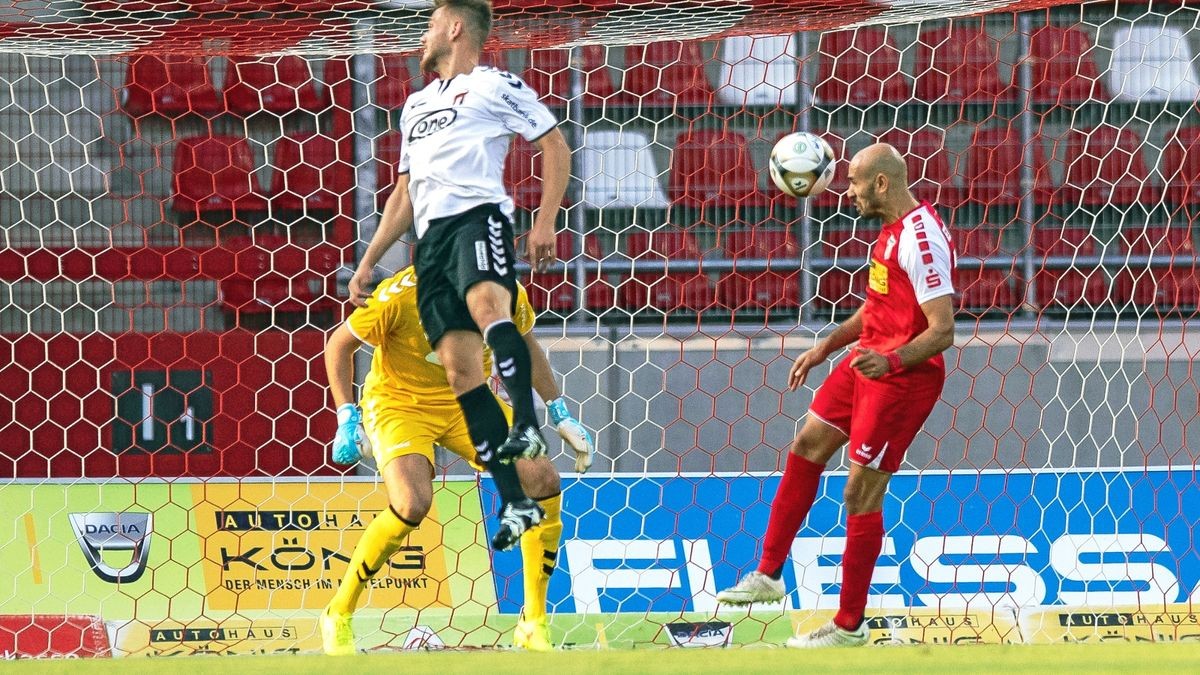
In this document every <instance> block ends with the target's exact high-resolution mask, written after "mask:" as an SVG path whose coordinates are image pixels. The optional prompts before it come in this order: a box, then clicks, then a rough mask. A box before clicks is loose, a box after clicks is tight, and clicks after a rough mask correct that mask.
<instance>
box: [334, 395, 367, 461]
mask: <svg viewBox="0 0 1200 675" xmlns="http://www.w3.org/2000/svg"><path fill="white" fill-rule="evenodd" d="M337 420H338V428H337V434H335V435H334V437H333V461H334V463H335V464H342V465H350V464H354V463H355V462H357V461H358V460H360V459H362V458H364V457H367V456H369V455H370V452H371V451H370V442H369V441H368V440H367V434H366V432H365V431H363V427H362V412H361V411H359V409H358V406H356V405H354V404H353V403H344V404H342V405H340V406H338V409H337Z"/></svg>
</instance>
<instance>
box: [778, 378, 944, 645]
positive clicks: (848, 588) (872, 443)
mask: <svg viewBox="0 0 1200 675" xmlns="http://www.w3.org/2000/svg"><path fill="white" fill-rule="evenodd" d="M934 381H935V383H936V386H934V387H930V386H920V387H916V388H913V389H908V388H904V387H900V386H895V385H892V386H890V387H889V386H881V385H879V384H878V383H874V384H869V385H866V386H863V387H860V388H859V391H858V398H857V400H856V403H855V410H854V419H853V420H852V422H851V434H850V445H849V459H850V462H851V464H850V475H849V476H848V477H847V479H846V487H845V491H844V495H843V496H844V498H845V504H846V513H847V517H846V547H845V550H844V551H843V553H842V590H841V594H840V597H839V605H838V613H837V615H836V616H834V618H833V621H831V622H830V623H828V624H827V625H825V626H822V627H821V628H818V629H817V630H816V631H813V632H812V633H810V634H809V635H806V636H798V637H794V638H791V639H789V640H788V646H789V647H801V648H806V647H854V646H859V645H864V644H866V643H867V642H868V641H869V639H870V629H869V627H868V626H867V622H866V617H865V613H864V612H865V610H866V606H867V596H868V594H869V592H870V588H871V577H872V576H873V575H874V573H875V563H876V562H877V561H878V559H879V552H880V550H881V549H882V548H883V535H884V528H883V499H884V496H885V495H886V494H887V486H888V483H889V482H890V481H891V478H892V474H893V473H895V472H896V471H898V470H899V469H900V464H901V462H902V461H903V459H904V454H905V452H907V450H908V446H909V445H910V444H911V443H912V441H913V438H915V437H916V435H917V432H918V431H920V429H921V426H922V425H924V423H925V419H926V418H927V417H928V416H929V413H930V412H931V411H932V410H933V406H934V404H935V403H936V402H937V399H938V396H939V395H940V393H941V381H942V380H941V378H940V376H939V377H938V378H935V379H934ZM919 384H923V383H919Z"/></svg>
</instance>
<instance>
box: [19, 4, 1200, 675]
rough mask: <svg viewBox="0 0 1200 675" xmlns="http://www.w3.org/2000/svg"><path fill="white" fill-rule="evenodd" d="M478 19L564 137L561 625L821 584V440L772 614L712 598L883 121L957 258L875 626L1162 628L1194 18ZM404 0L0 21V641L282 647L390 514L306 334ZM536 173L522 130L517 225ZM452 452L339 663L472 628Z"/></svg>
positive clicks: (1180, 591)
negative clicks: (815, 481)
mask: <svg viewBox="0 0 1200 675" xmlns="http://www.w3.org/2000/svg"><path fill="white" fill-rule="evenodd" d="M496 5H497V21H496V28H495V35H494V38H493V41H492V42H491V43H489V46H488V49H487V51H486V53H485V56H484V61H485V64H487V65H492V66H496V67H499V68H504V69H507V70H510V71H511V72H513V73H515V74H518V75H520V76H521V77H522V78H523V79H524V80H525V81H526V82H527V83H528V84H529V85H530V86H531V87H533V88H534V89H535V90H536V91H538V92H539V93H541V94H542V95H543V97H544V100H545V101H546V102H547V103H548V104H549V105H550V106H551V107H552V109H553V110H554V111H555V113H556V114H557V115H558V116H559V118H560V119H562V120H564V123H563V126H562V128H563V131H564V133H565V134H566V136H567V138H568V140H569V142H570V144H571V147H572V148H573V154H572V177H573V180H572V182H571V186H570V189H569V191H568V195H567V199H566V208H565V210H564V214H563V216H562V219H561V222H560V227H559V235H558V254H559V257H560V259H561V260H562V261H563V264H561V265H559V266H557V267H555V268H554V269H553V270H551V271H550V272H546V273H542V274H533V275H529V274H528V273H526V276H525V277H524V279H525V283H526V285H527V287H528V289H529V291H530V296H531V298H532V300H533V302H534V303H535V304H536V306H537V307H538V309H539V311H540V315H539V319H538V328H537V335H538V337H539V339H540V340H541V341H542V343H543V345H545V346H546V348H547V349H548V351H549V353H550V357H551V362H552V363H553V365H554V367H555V368H556V370H557V371H558V373H559V374H560V375H561V382H562V386H563V389H564V392H565V394H566V397H567V398H568V400H569V401H570V402H571V407H572V409H573V411H575V412H576V413H577V415H578V416H579V418H580V419H581V420H582V421H583V423H584V424H585V425H586V426H588V427H589V428H591V429H593V430H594V431H595V432H596V436H597V441H598V452H597V458H596V464H595V466H594V467H593V468H592V470H591V472H589V473H588V474H587V475H584V476H577V475H574V474H569V473H568V474H566V475H565V477H564V502H563V505H564V506H563V512H564V523H565V527H564V532H563V542H562V549H561V551H560V553H559V556H558V568H557V570H556V571H555V573H554V575H553V576H552V578H551V584H550V597H549V602H550V610H551V633H552V636H553V639H554V640H555V641H556V642H557V643H561V644H564V645H568V646H574V647H581V648H583V647H586V648H591V647H600V648H604V647H630V646H646V645H650V644H657V645H679V646H691V645H701V644H705V645H726V644H739V645H745V644H755V643H779V642H782V641H783V639H784V638H785V637H786V636H787V635H788V634H790V633H791V632H792V631H793V630H794V629H796V628H805V627H808V626H815V625H817V624H818V623H820V622H823V621H825V620H827V619H828V617H829V616H830V615H831V614H832V611H833V610H834V609H835V608H836V604H837V595H838V591H839V588H840V573H839V572H838V563H839V556H840V555H841V551H842V549H843V545H844V536H845V528H844V518H845V515H844V513H843V512H842V509H841V507H840V504H841V490H842V487H843V486H844V483H845V469H846V464H845V463H844V460H843V459H841V457H840V455H839V456H838V458H837V459H835V463H834V464H831V466H830V469H831V470H830V472H828V473H827V474H826V477H825V478H824V482H823V484H822V488H821V492H820V495H819V497H818V500H817V503H816V505H815V507H814V509H813V511H812V514H811V515H810V516H809V519H808V521H807V522H806V524H805V526H804V528H803V529H802V530H801V532H800V534H799V536H798V538H797V539H796V542H795V545H794V546H793V548H792V555H791V558H790V561H789V563H788V565H787V566H786V567H785V570H784V578H785V581H786V583H787V587H788V589H789V595H788V598H787V600H786V601H785V603H783V605H782V606H778V605H777V606H767V607H755V608H753V609H752V610H750V611H746V610H739V611H729V610H726V609H722V608H718V607H717V605H716V601H715V595H716V592H717V591H718V590H720V589H722V588H724V587H727V586H729V585H731V584H732V583H733V582H734V581H735V580H736V579H737V578H738V577H739V576H740V575H741V574H742V573H743V572H746V571H748V570H750V569H752V567H753V565H754V564H755V561H756V560H757V556H758V553H759V546H760V544H759V541H760V539H761V537H762V535H763V533H764V531H765V527H766V519H767V513H768V508H769V504H770V501H771V499H772V497H773V496H774V493H775V491H776V488H777V485H778V471H779V469H780V468H781V467H782V462H783V455H782V453H783V452H785V451H786V449H787V447H788V444H789V442H790V440H791V439H792V437H793V435H794V434H795V432H796V430H797V428H798V426H797V425H798V421H799V420H802V419H803V416H804V414H805V411H806V409H807V405H808V403H809V402H810V401H811V397H812V394H813V391H814V389H813V388H812V387H813V386H816V385H818V384H819V383H820V381H821V380H822V378H823V376H824V374H825V373H826V372H827V370H822V371H821V372H819V373H817V374H816V375H815V376H814V377H813V378H812V382H811V383H810V386H808V387H805V388H803V389H802V390H801V391H799V392H797V393H794V394H793V393H788V392H787V391H786V372H787V370H788V367H789V366H790V364H791V361H792V359H793V358H794V357H795V356H796V355H798V354H799V353H800V352H801V351H802V350H803V349H805V348H807V347H808V346H810V345H811V344H812V343H813V341H814V340H815V339H817V338H818V337H820V336H821V335H823V334H825V333H827V332H828V331H829V330H830V329H831V328H832V327H833V326H834V325H835V324H836V322H838V321H839V320H841V319H843V318H845V317H846V316H849V314H850V313H851V312H853V311H854V309H855V308H856V307H857V306H858V305H859V303H861V301H862V289H863V287H864V285H865V279H864V274H865V271H864V267H865V264H866V262H867V260H866V259H867V255H868V245H869V242H871V241H873V237H874V234H873V233H874V232H875V228H876V227H878V224H876V223H872V222H866V221H862V220H860V219H858V218H857V217H856V214H855V213H853V212H852V210H851V209H850V207H849V206H848V205H847V204H846V202H845V200H844V199H843V198H841V192H842V191H844V190H845V173H846V164H845V161H846V160H847V159H848V158H849V157H850V156H851V155H852V154H853V153H854V152H855V151H857V150H859V149H861V148H862V147H864V146H865V145H867V144H869V143H872V142H874V141H876V140H883V141H886V142H889V143H891V144H893V145H895V146H896V147H897V148H898V149H899V150H900V152H901V153H903V154H904V156H905V158H906V161H907V163H908V168H909V172H910V177H911V179H912V182H913V189H914V192H915V193H916V195H917V196H918V197H919V198H921V199H927V200H929V201H931V202H932V203H934V204H935V205H936V206H937V208H938V210H939V211H940V212H941V213H942V215H943V218H944V219H945V220H946V222H947V223H949V224H950V227H951V230H952V233H953V236H954V239H955V245H956V248H957V251H958V255H959V259H958V270H957V273H956V277H955V279H954V283H955V287H956V289H957V290H958V294H957V295H956V296H955V297H956V301H957V303H958V325H957V340H956V346H955V347H954V348H952V349H951V351H950V352H949V353H948V357H947V364H948V371H949V374H948V380H947V383H946V389H945V394H944V397H943V401H942V402H941V403H940V404H939V405H938V407H937V408H936V409H935V411H934V413H933V416H932V418H931V419H930V421H929V423H928V424H927V425H926V427H925V430H924V431H923V432H922V434H921V435H920V436H919V437H918V438H917V440H916V441H915V442H914V444H913V447H912V448H911V449H910V451H909V453H908V457H907V460H906V463H905V465H904V469H903V471H902V472H901V473H900V474H898V475H897V476H896V477H895V479H894V480H893V482H892V486H891V490H890V493H889V496H888V501H887V504H886V506H885V521H886V527H887V536H886V539H885V542H884V548H883V555H882V557H881V559H880V562H879V565H878V567H877V569H876V572H875V577H874V583H873V586H872V588H871V596H870V604H869V606H868V619H869V620H870V622H871V626H872V627H873V629H875V632H874V635H875V639H876V640H879V641H883V642H906V643H907V642H924V643H935V642H938V643H940V642H946V643H958V642H1047V641H1056V642H1057V641H1063V640H1067V641H1096V640H1101V639H1113V638H1119V639H1131V640H1132V639H1149V640H1165V641H1170V640H1182V639H1195V638H1196V637H1197V636H1198V635H1200V626H1198V625H1196V622H1195V612H1194V605H1193V602H1192V599H1193V598H1194V597H1197V596H1198V594H1200V552H1198V550H1197V547H1196V544H1195V539H1194V537H1193V534H1192V533H1193V529H1194V528H1193V520H1194V519H1193V518H1191V517H1189V516H1188V515H1187V513H1186V509H1187V508H1188V506H1187V505H1189V504H1194V503H1197V500H1200V483H1198V482H1197V481H1196V479H1195V473H1194V465H1195V462H1196V450H1195V447H1196V440H1195V439H1196V438H1197V435H1198V434H1200V426H1198V424H1200V423H1198V422H1197V406H1198V401H1200V389H1198V387H1197V385H1196V382H1195V379H1194V376H1193V372H1192V362H1193V360H1194V359H1195V358H1196V356H1197V352H1198V351H1200V343H1197V341H1196V338H1195V337H1194V336H1193V335H1192V334H1191V333H1190V332H1189V330H1188V329H1189V327H1190V325H1191V321H1192V320H1193V319H1194V316H1195V312H1196V311H1197V305H1198V304H1200V274H1197V271H1196V266H1195V264H1196V255H1195V237H1194V234H1195V233H1194V232H1193V231H1192V227H1191V224H1192V216H1193V215H1194V214H1195V213H1196V207H1197V206H1198V205H1200V191H1197V190H1196V189H1195V186H1196V185H1197V184H1200V116H1198V114H1197V110H1196V107H1195V101H1196V100H1197V98H1198V96H1200V79H1198V78H1200V75H1198V74H1197V63H1196V62H1195V56H1194V54H1195V51H1196V49H1197V48H1198V46H1200V43H1198V39H1200V24H1198V23H1197V22H1198V20H1200V14H1198V10H1197V9H1196V8H1194V7H1191V6H1189V5H1188V4H1187V3H1178V4H1173V3H1165V2H1164V3H1157V2H1156V3H1153V4H1145V3H1104V2H1101V3H1091V4H1086V5H1061V4H1058V3H1054V2H990V3H978V2H956V1H953V0H948V1H940V0H929V1H928V2H924V3H912V2H899V1H896V2H866V1H863V2H850V3H844V2H840V3H800V2H792V1H790V0H741V1H734V0H725V1H721V2H715V1H714V2H707V1H706V2H695V3H667V2H625V3H619V2H611V3H610V2H599V1H596V2H585V3H577V4H571V5H563V6H560V3H550V2H545V1H544V0H508V1H507V2H499V1H498V2H496ZM428 11H429V7H428V3H422V2H406V1H398V2H390V3H383V4H377V3H374V2H369V1H367V0H363V1H362V2H353V3H331V2H324V1H323V0H296V1H292V2H268V3H261V2H258V3H244V2H240V1H239V0H213V1H212V2H205V1H201V0H137V1H126V2H120V1H118V0H79V1H76V0H50V1H48V2H41V3H16V4H12V5H11V6H9V7H7V8H6V9H3V10H0V83H2V84H3V86H0V101H2V102H0V228H2V232H3V237H4V241H3V248H2V249H0V411H2V412H0V504H2V505H3V512H4V513H5V514H7V515H8V516H9V517H8V518H6V519H5V522H6V523H8V522H11V527H8V526H3V527H0V543H2V546H0V565H2V566H3V567H4V568H5V569H8V570H10V571H11V578H12V583H11V592H10V593H8V594H6V595H5V596H4V598H3V599H0V650H3V651H4V652H5V653H6V654H16V655H50V654H75V655H107V654H110V653H111V654H116V655H127V654H137V655H141V654H164V655H173V654H191V653H212V652H218V653H250V652H274V651H289V650H290V651H296V650H299V651H309V650H316V649H319V648H320V639H319V635H318V634H317V633H316V626H315V620H316V617H317V614H318V612H319V611H320V610H321V608H322V607H323V606H324V605H325V603H326V602H327V601H328V600H329V598H330V597H331V596H332V594H333V593H334V590H335V589H336V586H337V583H338V580H339V579H340V578H341V576H342V574H343V572H344V571H345V569H346V565H347V563H348V560H349V555H350V552H351V550H352V548H353V545H354V544H355V543H356V542H357V540H358V538H359V537H360V536H361V534H362V532H363V529H364V528H365V525H366V523H368V522H369V520H370V518H371V517H372V516H373V514H375V513H378V512H379V510H380V509H381V508H383V507H385V506H386V503H387V497H386V495H385V493H384V491H383V489H382V485H381V484H380V482H379V480H378V478H377V477H376V475H375V473H374V471H373V467H359V468H358V469H357V470H342V469H340V468H338V467H336V466H334V465H332V464H331V463H330V462H329V459H328V457H329V452H328V446H329V443H330V441H331V439H332V438H333V434H334V431H335V418H334V414H333V412H332V410H331V409H330V405H329V403H328V397H327V394H326V378H325V371H324V363H323V359H322V349H323V347H324V339H325V335H326V332H327V331H328V330H329V329H330V328H331V327H332V326H334V325H336V324H337V322H339V321H340V320H342V319H343V318H344V317H345V316H346V315H347V313H348V311H349V309H350V307H349V305H348V303H347V301H346V297H345V284H346V280H347V279H348V278H349V274H350V271H351V270H352V269H353V267H354V265H355V263H356V261H357V259H358V256H359V255H360V254H361V251H362V249H363V246H364V244H365V241H367V240H369V238H370V236H371V233H372V232H373V231H374V228H375V226H376V224H377V221H378V216H379V211H380V209H381V208H382V204H383V201H384V200H385V199H386V197H387V195H388V193H389V190H390V186H391V185H392V183H393V182H394V180H395V163H396V160H397V157H398V152H399V136H398V133H397V131H396V130H395V128H396V122H397V118H398V114H399V110H400V108H401V106H402V104H403V102H404V100H405V98H406V97H407V95H408V94H409V93H410V92H412V91H414V90H416V89H418V88H420V87H421V86H423V84H424V81H425V80H424V79H423V77H422V75H421V73H420V72H419V70H418V68H417V63H416V61H417V52H418V49H419V38H420V34H421V32H422V31H423V30H424V25H425V21H426V19H427V16H428ZM981 12H982V13H981ZM796 130H807V131H811V132H814V133H817V134H820V135H821V136H822V137H824V138H825V139H827V140H828V141H829V142H830V143H831V145H833V147H834V148H835V150H836V151H837V153H838V157H839V160H838V170H837V178H836V179H835V181H834V183H833V185H832V186H831V188H830V190H829V191H827V192H825V193H824V194H822V195H819V196H817V197H815V198H813V199H811V200H808V201H804V202H796V201H795V200H791V199H785V198H784V197H783V196H782V195H781V194H779V193H778V192H777V191H776V190H774V188H773V187H772V186H771V185H770V184H769V179H767V177H766V171H765V167H766V156H767V153H768V151H769V149H770V147H771V146H772V145H773V143H774V142H775V141H776V140H777V139H778V138H779V137H781V136H782V135H784V134H786V133H790V132H792V131H796ZM539 174H540V158H539V156H538V155H537V153H536V151H535V149H534V148H532V147H531V146H529V145H528V144H525V143H523V142H518V143H516V144H515V145H514V147H513V149H512V152H511V154H510V156H509V160H508V163H507V167H506V174H505V175H506V181H507V183H508V185H509V188H510V192H511V194H512V195H513V198H514V202H515V205H516V209H517V213H516V220H517V224H518V230H520V229H521V228H527V227H528V225H529V223H530V222H531V218H532V215H531V214H532V211H533V209H534V208H535V207H536V206H537V204H538V203H539V200H540V196H541V189H540V182H539V179H538V176H539ZM409 252H410V249H409V244H402V245H400V246H398V247H397V248H396V249H395V250H394V251H393V252H392V253H391V254H390V255H389V256H388V258H387V259H386V260H385V265H384V267H386V268H387V269H381V270H378V272H377V280H380V279H383V278H385V276H387V275H388V274H390V273H392V272H395V271H397V270H399V269H400V268H402V267H403V266H404V265H405V264H406V261H407V260H408V255H409ZM359 365H360V372H359V373H358V375H359V378H360V381H361V377H362V376H363V374H364V373H365V370H364V369H365V367H366V366H367V362H366V361H362V360H361V359H360V364H359ZM548 431H549V434H548V436H549V437H551V438H553V437H554V436H553V431H552V430H548ZM555 445H558V444H557V442H555ZM554 450H555V451H556V454H555V455H554V459H555V461H556V463H557V465H558V466H559V467H560V469H562V470H563V471H564V472H567V471H569V470H570V469H571V467H572V463H571V460H570V457H569V456H568V455H567V454H566V453H564V452H563V451H562V449H561V448H558V447H556V448H555V449H554ZM450 457H451V456H450V455H443V454H441V453H439V455H438V458H439V467H438V478H437V479H436V483H435V499H434V507H433V510H432V511H431V513H430V516H429V518H427V519H426V521H425V523H424V524H423V525H422V526H421V528H419V529H418V530H417V531H416V532H415V533H414V534H413V535H412V537H411V538H410V540H409V541H408V542H407V544H406V547H405V548H404V549H403V550H402V551H401V552H400V553H398V554H397V555H396V556H395V557H394V558H393V559H392V561H391V563H390V565H389V567H388V568H387V570H386V571H385V572H383V573H381V574H380V575H379V577H378V578H377V579H375V580H374V582H373V583H372V586H371V588H370V590H369V592H368V593H366V594H364V599H363V602H362V606H361V609H360V611H359V613H358V614H357V615H356V618H355V627H356V630H357V633H358V644H359V647H361V648H368V649H378V648H385V649H419V648H438V647H440V646H446V647H451V648H459V647H492V646H497V645H505V644H508V641H509V640H510V639H511V630H512V627H513V625H514V623H515V621H516V618H517V614H518V612H519V611H520V608H521V606H522V602H523V590H522V584H521V577H520V572H521V564H520V558H519V555H518V554H517V553H501V554H494V555H493V554H490V553H489V551H488V549H487V546H486V542H487V541H488V540H489V537H490V534H491V532H492V530H493V528H494V527H495V522H494V516H493V514H494V512H495V508H496V497H495V491H494V488H493V486H492V483H491V481H490V479H488V478H486V477H484V478H482V479H478V478H476V477H475V475H474V474H473V473H472V472H471V470H470V469H469V467H467V466H466V465H465V464H463V463H462V462H461V461H451V459H450Z"/></svg>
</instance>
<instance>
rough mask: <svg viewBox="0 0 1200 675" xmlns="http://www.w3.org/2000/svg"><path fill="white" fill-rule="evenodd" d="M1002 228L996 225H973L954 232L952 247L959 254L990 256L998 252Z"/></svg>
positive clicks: (978, 256)
mask: <svg viewBox="0 0 1200 675" xmlns="http://www.w3.org/2000/svg"><path fill="white" fill-rule="evenodd" d="M1002 234H1003V230H1001V229H1000V228H996V227H986V226H981V227H973V228H971V229H969V230H961V229H960V230H956V231H955V232H954V247H955V249H956V252H957V253H958V255H960V256H974V257H977V258H990V257H993V256H997V255H999V254H1000V249H1001V246H1000V237H1001V235H1002Z"/></svg>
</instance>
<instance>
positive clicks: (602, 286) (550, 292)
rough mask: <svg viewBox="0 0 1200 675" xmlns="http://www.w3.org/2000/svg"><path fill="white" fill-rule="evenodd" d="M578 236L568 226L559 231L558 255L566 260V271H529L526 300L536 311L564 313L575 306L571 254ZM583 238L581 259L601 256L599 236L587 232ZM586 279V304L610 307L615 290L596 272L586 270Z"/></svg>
mask: <svg viewBox="0 0 1200 675" xmlns="http://www.w3.org/2000/svg"><path fill="white" fill-rule="evenodd" d="M577 236H578V234H577V233H575V232H573V231H571V230H560V231H559V232H558V244H557V246H558V257H559V259H560V260H565V261H567V263H568V264H567V268H566V271H565V273H563V272H553V273H550V272H547V273H540V274H539V273H533V274H530V276H529V282H528V284H526V287H525V288H526V291H527V292H528V293H529V302H530V303H531V304H532V305H533V307H534V309H536V310H538V311H539V312H540V311H545V310H550V311H553V312H556V313H559V314H567V313H569V312H571V311H572V310H574V309H575V291H576V286H575V271H574V269H572V267H571V265H570V264H571V263H572V262H574V261H575V260H576V259H577V258H572V257H571V251H572V242H573V241H574V239H575V237H577ZM583 241H584V250H583V251H582V252H580V253H579V254H578V255H579V256H580V257H581V258H582V259H583V260H586V261H589V262H597V261H600V260H601V259H603V257H604V255H603V254H602V253H601V251H600V240H599V239H597V238H596V235H594V234H589V235H586V236H585V237H584V238H583ZM586 279H587V281H586V284H587V286H586V288H585V291H584V293H585V295H584V300H585V302H584V305H585V307H586V308H587V309H589V310H592V311H597V312H598V311H603V310H605V309H609V308H611V307H612V306H613V297H614V291H613V287H612V286H611V285H610V284H609V283H608V281H606V280H604V279H602V278H600V274H599V273H598V272H588V273H587V275H586Z"/></svg>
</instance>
